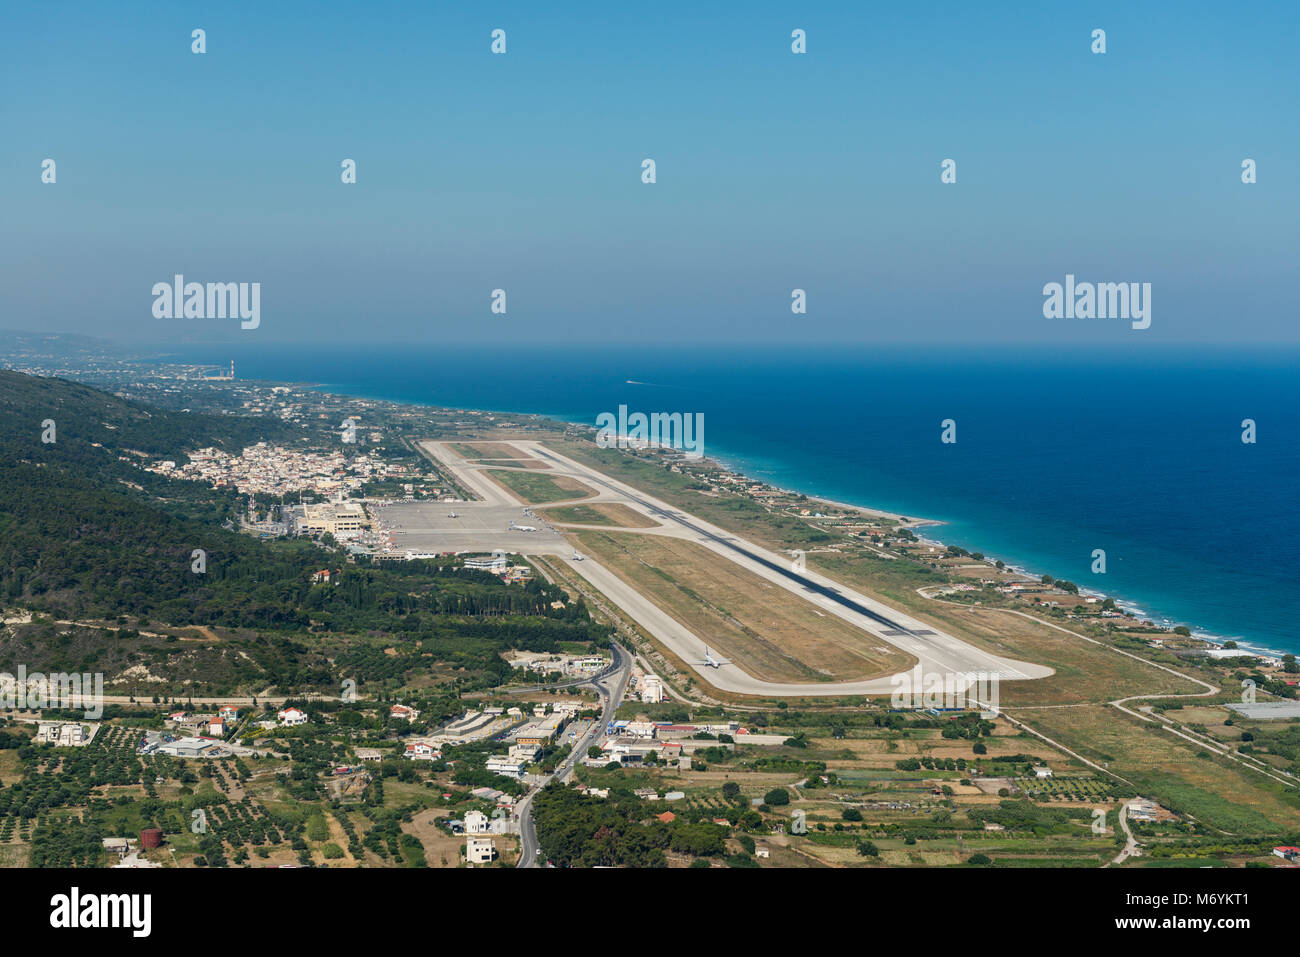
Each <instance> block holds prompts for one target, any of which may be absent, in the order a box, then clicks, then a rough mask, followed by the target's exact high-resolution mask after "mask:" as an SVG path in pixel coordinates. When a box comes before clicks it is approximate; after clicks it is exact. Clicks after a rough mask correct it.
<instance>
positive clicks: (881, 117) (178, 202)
mask: <svg viewBox="0 0 1300 957" xmlns="http://www.w3.org/2000/svg"><path fill="white" fill-rule="evenodd" d="M70 13H75V15H69V14H70ZM995 13H1004V14H1011V13H1014V16H1002V17H998V16H994V15H993V14H995ZM125 14H134V15H132V16H128V15H125ZM377 19H378V18H374V19H372V18H365V17H354V16H351V15H350V14H349V13H348V12H347V11H346V10H340V9H334V8H329V7H319V6H316V5H307V4H299V3H287V4H279V5H276V6H275V8H274V9H262V8H244V9H232V10H216V9H209V8H206V7H204V6H202V5H199V4H185V3H182V4H175V5H165V6H156V5H152V4H145V3H128V4H125V5H124V6H123V7H99V6H94V5H80V6H76V5H74V6H73V7H68V8H65V7H60V8H59V9H57V10H54V9H51V8H48V7H41V6H25V7H20V8H16V9H15V10H13V11H11V12H10V14H9V15H8V20H9V27H10V29H8V30H6V31H5V34H4V35H3V36H0V63H3V64H4V66H3V67H0V72H2V73H3V75H4V77H5V79H6V81H7V86H8V88H9V89H10V90H11V91H12V93H13V95H11V96H10V97H7V98H5V100H4V102H3V103H0V125H2V126H3V128H4V130H5V132H6V134H7V135H6V141H7V143H8V148H7V149H6V150H5V151H4V153H3V155H0V184H3V185H0V201H2V202H3V203H4V206H5V208H6V214H7V220H8V222H9V224H10V226H11V228H10V229H8V230H6V232H5V235H4V237H3V238H0V261H3V262H4V263H5V264H6V268H5V271H6V281H5V283H4V285H3V291H2V292H0V324H3V325H6V326H10V327H14V328H42V327H46V328H50V327H53V328H61V329H67V330H68V331H70V332H84V333H95V332H97V331H99V330H103V329H106V328H107V329H111V334H112V335H113V336H116V337H119V338H121V339H122V340H125V341H131V342H136V343H145V342H147V343H150V344H152V345H155V346H157V347H160V348H161V347H165V346H166V345H167V344H169V343H182V342H185V341H186V340H194V339H196V338H198V339H204V340H207V339H213V340H222V339H228V340H231V341H245V340H249V341H254V340H263V341H265V342H267V343H268V344H270V343H272V342H277V341H279V342H290V341H308V340H312V339H349V338H350V339H354V340H356V339H363V338H364V339H366V340H368V341H391V342H394V343H400V342H406V341H428V340H453V339H454V340H460V341H483V342H492V341H497V340H500V339H502V338H514V337H518V338H519V339H522V340H529V341H555V342H581V341H603V342H614V343H616V342H621V341H626V342H635V341H661V340H662V341H674V342H680V343H682V344H696V343H704V342H708V341H738V340H746V341H752V342H770V343H780V342H786V341H804V342H810V341H811V342H823V343H826V344H835V343H840V342H846V341H847V342H887V341H888V342H917V343H925V342H933V343H943V342H952V343H957V342H974V341H983V342H1008V343H1016V342H1031V341H1037V342H1042V343H1062V344H1065V343H1072V342H1076V343H1077V342H1097V343H1111V344H1114V345H1116V346H1119V347H1123V348H1130V347H1135V344H1136V343H1138V342H1140V341H1144V340H1150V341H1153V342H1161V343H1166V344H1172V343H1194V342H1240V341H1246V340H1249V341H1258V342H1261V343H1262V342H1278V341H1281V342H1300V330H1298V329H1297V327H1296V325H1295V324H1294V323H1293V322H1292V321H1291V319H1292V310H1291V309H1289V308H1288V307H1290V306H1291V304H1292V301H1293V300H1292V294H1291V287H1292V282H1293V280H1292V278H1291V277H1292V273H1293V270H1294V257H1295V252H1296V249H1297V246H1298V245H1300V244H1298V243H1297V236H1296V224H1295V220H1294V211H1295V209H1296V208H1298V207H1300V203H1298V202H1297V201H1298V200H1300V187H1298V186H1297V175H1296V173H1297V170H1296V168H1295V157H1296V156H1297V155H1300V133H1298V132H1297V128H1296V125H1295V124H1294V123H1290V122H1285V121H1284V120H1285V118H1286V117H1292V116H1295V115H1296V113H1297V110H1296V106H1297V103H1296V100H1297V97H1300V92H1298V91H1300V84H1298V83H1296V82H1295V81H1296V79H1297V73H1298V72H1300V71H1298V70H1297V67H1296V66H1295V61H1294V56H1293V50H1292V48H1291V46H1292V44H1293V42H1294V39H1295V36H1296V30H1295V26H1296V22H1297V19H1298V17H1297V14H1296V11H1295V9H1294V8H1293V7H1292V6H1290V5H1287V4H1283V3H1271V4H1262V5H1259V6H1256V7H1254V8H1252V10H1251V13H1250V16H1249V17H1247V16H1246V15H1245V14H1243V13H1242V12H1241V11H1238V10H1236V9H1231V8H1225V9H1222V10H1216V9H1214V8H1211V7H1208V6H1199V7H1194V8H1189V7H1186V6H1185V5H1183V4H1173V3H1162V4H1152V5H1144V6H1143V7H1141V8H1140V9H1134V8H1130V6H1129V5H1127V4H1119V3H1109V4H1106V3H1103V4H1097V5H1093V6H1091V7H1090V8H1089V9H1088V10H1087V11H1059V10H1056V9H1038V8H1032V7H1025V8H1019V7H1016V6H1014V5H1005V4H996V5H994V7H993V8H988V7H981V8H969V9H967V8H964V7H963V6H961V5H959V4H944V5H939V6H938V7H927V8H926V9H925V10H897V9H892V8H891V9H890V10H888V11H885V12H882V11H879V10H872V9H869V8H865V7H858V6H856V5H851V4H826V5H820V6H817V7H815V8H807V7H805V6H803V5H796V4H780V3H765V4H760V5H758V6H756V7H754V8H752V9H750V10H748V11H747V15H746V16H745V17H744V18H743V19H741V18H736V17H733V16H731V15H729V14H727V13H725V12H722V11H700V10H697V9H693V8H691V7H690V6H689V5H685V4H665V5H661V6H660V7H657V8H656V10H655V14H654V16H646V15H645V14H644V12H643V11H640V10H637V9H633V8H629V9H627V10H619V9H612V8H608V7H604V6H598V5H594V4H593V5H589V6H581V5H580V6H579V7H578V8H576V12H574V13H573V14H572V15H571V16H567V17H565V18H564V19H563V20H562V21H561V20H558V19H556V18H553V17H552V16H550V15H549V13H547V12H546V11H541V10H533V9H529V8H528V7H527V6H526V5H522V4H501V5H494V7H493V8H492V10H491V11H490V12H482V11H479V10H475V9H436V10H434V9H429V10H403V11H400V12H394V13H393V14H392V15H391V16H388V17H385V18H382V20H381V21H380V22H376V20H377ZM796 28H797V29H801V30H804V31H806V36H807V52H806V53H804V54H795V53H793V52H792V50H791V42H792V41H791V33H792V31H793V30H794V29H796ZM1097 28H1101V29H1104V30H1105V31H1106V44H1107V49H1106V52H1105V53H1104V54H1096V53H1093V52H1092V51H1091V50H1090V43H1092V40H1091V39H1090V35H1091V33H1092V31H1093V30H1094V29H1097ZM194 29H203V30H205V31H206V34H205V36H206V52H205V53H203V54H201V55H199V54H195V53H193V52H191V32H192V30H194ZM494 29H503V30H505V31H506V35H507V42H508V45H507V51H506V53H504V54H501V55H495V54H493V53H492V52H491V49H490V45H491V42H492V41H491V32H492V31H493V30H494ZM128 65H129V66H130V69H127V68H126V67H127V66H128ZM644 158H652V159H654V160H655V162H656V173H657V181H656V182H655V183H653V184H647V183H643V182H642V180H641V174H642V165H641V164H642V160H643V159H644ZM1247 158H1249V159H1252V160H1254V161H1255V163H1256V164H1257V170H1258V181H1257V182H1255V183H1253V184H1245V183H1243V182H1242V179H1241V163H1242V162H1243V160H1244V159H1247ZM46 159H53V160H55V161H56V164H57V179H56V181H55V182H54V183H45V182H42V163H43V161H44V160H46ZM345 159H352V160H355V162H356V164H357V166H356V182H355V183H352V184H345V183H343V182H342V181H341V175H340V168H341V163H342V161H343V160H345ZM946 159H953V160H954V161H955V162H956V164H957V167H956V169H957V181H956V182H955V183H949V184H945V183H941V182H940V174H941V163H942V162H943V161H944V160H946ZM178 273H179V274H182V275H184V276H185V277H186V279H187V281H196V282H200V283H209V282H222V283H225V282H244V283H260V284H261V287H260V288H261V321H260V326H259V327H258V328H257V329H249V330H244V329H240V328H239V323H238V322H237V321H236V322H231V321H223V320H206V319H205V320H197V319H159V318H155V316H154V315H153V314H152V312H151V306H152V305H153V296H152V294H151V287H153V285H154V284H155V283H159V282H170V281H171V280H172V277H173V276H174V275H176V274H178ZM1067 274H1072V275H1075V276H1077V277H1078V279H1079V280H1080V281H1093V282H1126V283H1127V282H1135V283H1150V284H1151V287H1152V290H1153V292H1152V318H1153V321H1152V324H1151V326H1150V328H1149V329H1145V330H1134V329H1131V328H1130V326H1129V323H1128V322H1126V321H1116V320H1101V319H1095V320H1050V319H1046V318H1044V315H1043V312H1042V305H1043V292H1042V290H1043V286H1044V284H1046V283H1049V282H1062V281H1063V280H1064V277H1065V276H1066V275H1067ZM494 289H504V290H506V293H507V296H508V300H507V301H508V306H507V313H506V315H505V316H494V315H493V314H492V313H491V312H490V297H491V294H492V291H493V290H494ZM794 289H803V290H805V291H806V295H807V313H806V315H794V314H792V312H791V308H790V304H791V295H792V290H794Z"/></svg>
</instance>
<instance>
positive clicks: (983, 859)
mask: <svg viewBox="0 0 1300 957" xmlns="http://www.w3.org/2000/svg"><path fill="white" fill-rule="evenodd" d="M966 863H967V864H974V865H975V866H976V867H988V866H989V865H990V864H992V863H993V859H992V858H991V857H989V856H988V855H987V854H972V855H971V856H970V857H968V858H966Z"/></svg>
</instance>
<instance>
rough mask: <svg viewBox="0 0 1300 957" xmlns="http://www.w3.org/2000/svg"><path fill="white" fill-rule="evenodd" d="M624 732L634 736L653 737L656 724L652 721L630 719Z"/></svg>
mask: <svg viewBox="0 0 1300 957" xmlns="http://www.w3.org/2000/svg"><path fill="white" fill-rule="evenodd" d="M623 731H624V733H625V734H627V735H628V736H630V737H633V738H653V737H654V736H655V726H654V723H653V722H651V721H629V722H628V723H627V727H626V728H624V729H623Z"/></svg>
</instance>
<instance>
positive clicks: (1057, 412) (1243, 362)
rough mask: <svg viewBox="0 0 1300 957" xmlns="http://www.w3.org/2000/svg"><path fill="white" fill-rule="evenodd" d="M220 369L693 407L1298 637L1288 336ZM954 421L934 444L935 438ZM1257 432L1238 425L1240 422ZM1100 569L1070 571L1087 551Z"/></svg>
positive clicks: (936, 507)
mask: <svg viewBox="0 0 1300 957" xmlns="http://www.w3.org/2000/svg"><path fill="white" fill-rule="evenodd" d="M232 357H233V358H234V360H235V365H236V372H237V373H238V376H239V378H241V379H268V380H276V381H293V382H311V383H314V384H316V385H318V386H319V387H320V388H322V389H324V390H326V391H331V392H339V393H344V394H348V395H355V396H361V397H367V398H382V399H390V400H394V401H399V402H410V403H423V404H430V405H441V406H452V407H462V408H475V409H490V410H499V411H508V412H536V413H542V414H546V415H549V416H553V417H555V418H559V419H564V420H567V421H572V422H581V423H587V424H590V425H594V424H595V421H596V416H597V415H598V414H600V413H602V412H617V410H618V407H619V405H627V406H628V408H629V411H631V412H637V411H640V412H646V413H650V412H688V413H697V412H698V413H703V415H704V423H705V429H704V442H705V445H704V451H705V454H706V455H708V456H711V457H713V458H717V459H719V460H720V461H722V462H724V463H726V464H728V465H730V466H733V467H735V468H738V469H740V470H742V471H744V472H746V473H747V474H750V475H753V476H756V477H758V478H761V479H763V480H765V481H768V482H771V483H773V484H775V485H778V486H781V487H783V488H788V489H795V490H798V491H801V492H805V493H807V494H809V495H817V496H824V497H826V498H830V499H834V500H837V501H842V502H849V503H853V504H858V505H864V506H870V507H875V508H881V509H885V510H888V511H892V512H898V513H902V514H904V515H907V516H912V517H924V518H929V519H935V520H938V521H941V522H943V523H945V524H943V525H942V526H936V527H934V528H930V529H926V530H924V532H925V534H926V537H929V538H934V539H936V540H939V541H942V542H945V543H950V544H956V545H961V546H963V547H965V548H968V549H971V550H977V551H981V552H983V553H985V554H986V555H988V556H989V557H993V558H1001V559H1003V560H1004V561H1006V562H1007V563H1008V564H1010V565H1013V566H1016V567H1019V568H1023V569H1026V570H1028V571H1031V572H1034V573H1049V574H1052V575H1054V576H1056V577H1057V578H1066V579H1069V580H1071V581H1073V582H1076V583H1077V584H1078V585H1079V586H1080V587H1081V588H1083V589H1085V590H1088V591H1093V592H1099V593H1104V594H1107V595H1111V596H1114V597H1115V598H1116V599H1117V600H1118V601H1121V602H1123V603H1124V605H1125V607H1129V608H1131V609H1135V610H1138V611H1140V612H1141V613H1142V614H1143V615H1144V616H1145V617H1150V618H1152V619H1153V620H1156V621H1159V622H1163V623H1173V624H1186V625H1188V626H1189V627H1191V628H1192V629H1193V631H1195V632H1197V633H1201V634H1204V635H1206V636H1210V637H1215V638H1220V639H1223V638H1234V639H1237V640H1238V641H1240V642H1243V643H1245V644H1248V645H1249V646H1250V647H1253V648H1256V649H1258V650H1262V651H1270V652H1274V653H1281V652H1286V651H1291V652H1295V653H1300V636H1297V634H1296V631H1295V624H1296V622H1297V621H1300V581H1298V580H1297V573H1298V571H1300V510H1298V509H1297V506H1296V490H1297V487H1298V486H1300V481H1298V479H1300V376H1298V375H1297V369H1300V352H1297V350H1295V349H1294V348H1293V347H1288V348H1277V349H1271V350H1262V349H1253V350H1248V349H1244V348H1243V349H1229V348H1224V347H1221V346H1215V347H1212V348H1205V349H1192V348H1184V349H1179V350H1170V349H1168V348H1163V347H1160V346H1159V345H1158V344H1145V345H1135V346H1127V347H1122V348H1109V349H1105V350H1102V349H1090V348H1080V347H1069V348H1058V349H1051V348H1025V349H1018V350H1010V349H1008V348H1006V347H997V348H993V347H965V348H939V349H936V348H925V349H922V348H919V347H901V346H889V347H880V348H876V347H870V348H869V347H865V346H860V345H854V346H843V347H835V348H825V347H817V348H814V347H810V346H809V347H801V346H790V347H782V348H772V347H741V346H730V345H717V346H710V347H699V346H691V347H670V346H645V345H638V344H627V345H606V346H599V347H595V346H587V347H575V346H570V345H565V346H554V345H549V346H547V345H521V344H515V345H501V346H491V347H484V346H478V345H474V346H471V345H460V346H429V345H398V346H394V345H382V346H381V345H352V344H331V345H323V346H320V347H316V348H313V347H306V348H304V347H302V346H300V345H294V346H292V347H283V348H282V347H276V346H262V345H252V346H244V345H242V344H241V345H240V346H237V347H231V346H214V347H210V348H209V347H198V346H186V347H185V348H184V350H182V351H181V352H179V353H178V354H177V355H176V358H179V359H184V360H187V361H198V362H208V363H212V364H213V365H224V364H225V363H226V362H227V361H228V360H229V359H230V358H232ZM944 419H953V420H954V421H955V422H956V435H957V441H956V442H955V443H954V444H944V443H942V442H941V441H940V432H941V428H940V423H941V422H942V420H944ZM1244 419H1253V420H1254V421H1255V423H1256V429H1257V441H1256V442H1255V443H1254V444H1246V443H1243V442H1242V421H1243V420H1244ZM1094 549H1103V550H1104V551H1105V553H1106V565H1107V568H1106V573H1105V574H1094V573H1093V572H1092V570H1091V569H1092V565H1093V550H1094Z"/></svg>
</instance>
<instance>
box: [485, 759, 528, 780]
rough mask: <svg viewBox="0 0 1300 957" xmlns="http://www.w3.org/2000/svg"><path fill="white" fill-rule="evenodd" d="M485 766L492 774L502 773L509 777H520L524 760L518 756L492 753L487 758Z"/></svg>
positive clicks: (522, 772)
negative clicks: (512, 756)
mask: <svg viewBox="0 0 1300 957" xmlns="http://www.w3.org/2000/svg"><path fill="white" fill-rule="evenodd" d="M485 767H486V768H487V770H489V771H491V772H492V773H493V774H504V775H505V776H506V777H511V778H522V777H523V776H524V762H523V761H520V760H519V759H518V758H511V757H505V756H503V755H500V754H494V755H493V756H492V757H490V758H488V759H487V764H486V765H485Z"/></svg>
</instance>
